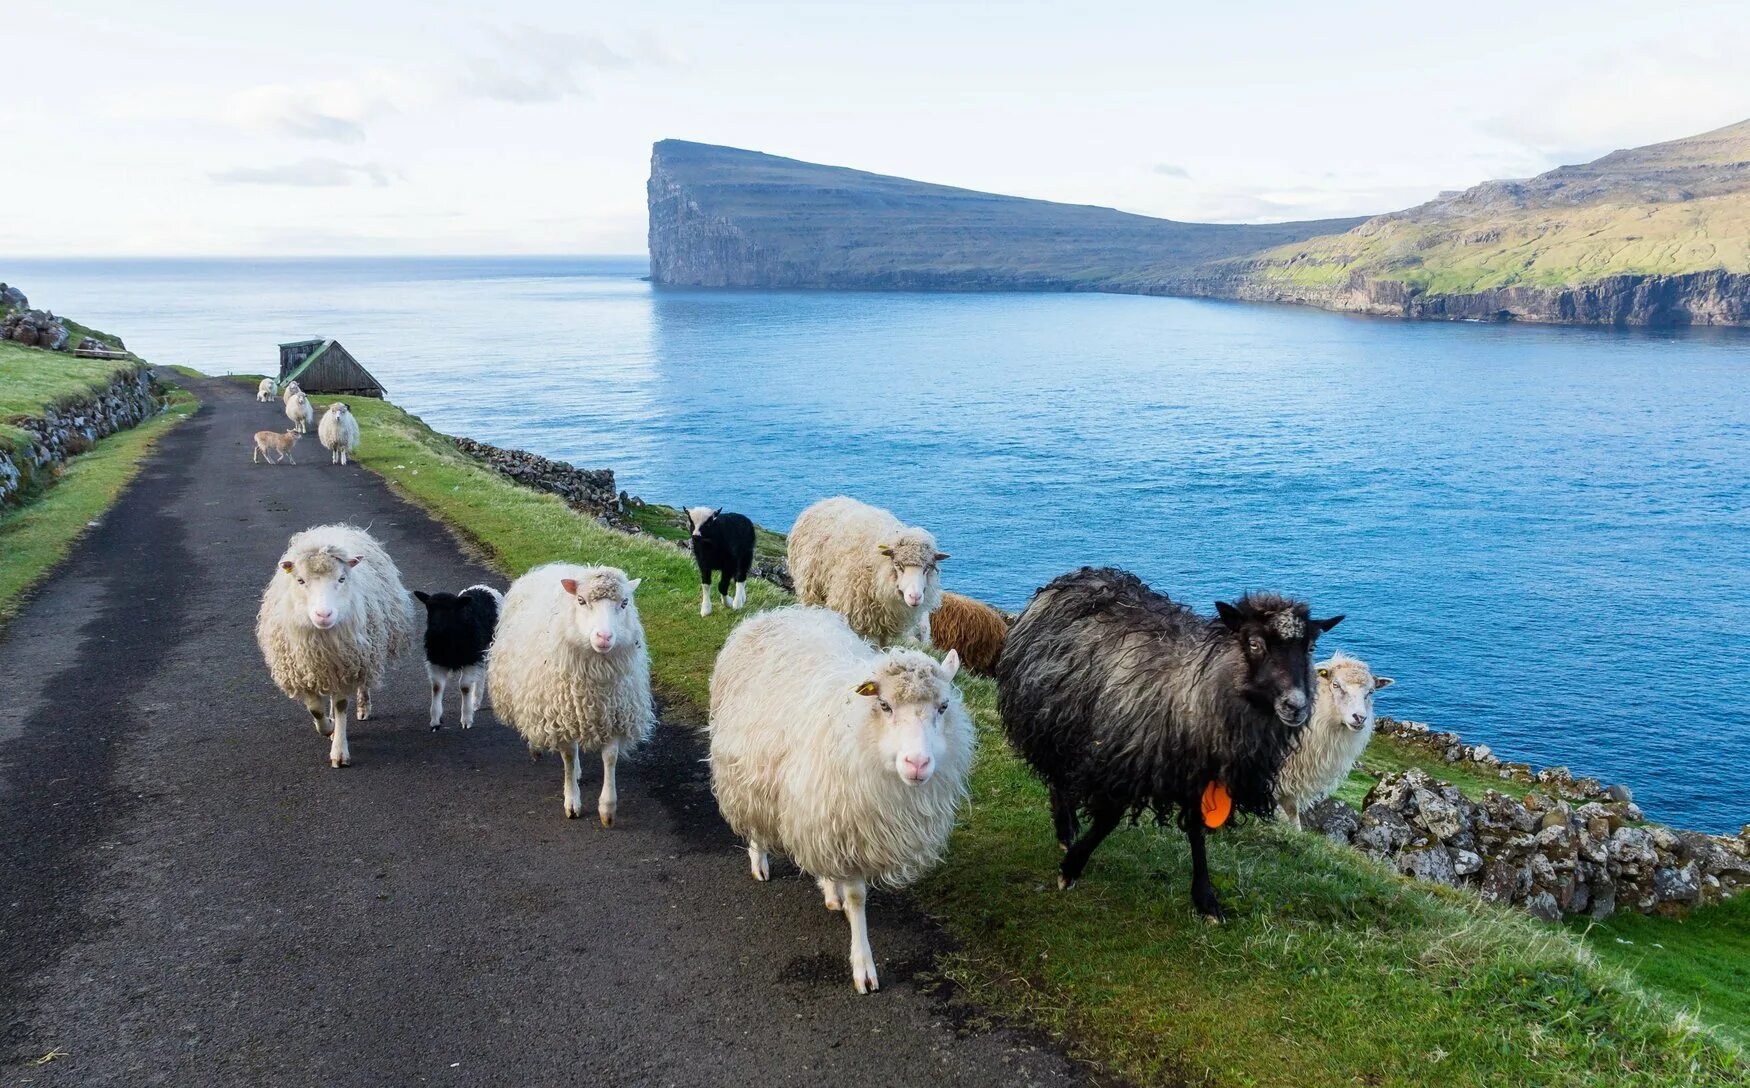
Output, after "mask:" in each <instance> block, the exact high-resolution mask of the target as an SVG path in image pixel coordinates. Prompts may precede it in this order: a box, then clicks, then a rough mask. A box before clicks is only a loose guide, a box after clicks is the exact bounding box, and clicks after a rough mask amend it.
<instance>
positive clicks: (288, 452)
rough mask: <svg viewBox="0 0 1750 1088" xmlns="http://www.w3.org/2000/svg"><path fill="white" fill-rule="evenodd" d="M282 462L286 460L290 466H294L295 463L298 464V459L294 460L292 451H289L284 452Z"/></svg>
mask: <svg viewBox="0 0 1750 1088" xmlns="http://www.w3.org/2000/svg"><path fill="white" fill-rule="evenodd" d="M283 460H286V461H290V462H291V463H292V464H294V465H295V464H297V463H298V459H297V458H296V457H293V456H292V451H291V450H287V451H286V455H285V457H284V458H283Z"/></svg>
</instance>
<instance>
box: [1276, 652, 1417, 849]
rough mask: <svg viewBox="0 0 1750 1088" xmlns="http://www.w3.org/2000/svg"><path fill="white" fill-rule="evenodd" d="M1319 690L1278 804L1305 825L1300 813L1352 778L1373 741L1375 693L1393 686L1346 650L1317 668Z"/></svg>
mask: <svg viewBox="0 0 1750 1088" xmlns="http://www.w3.org/2000/svg"><path fill="white" fill-rule="evenodd" d="M1314 671H1315V673H1316V675H1317V677H1318V679H1317V684H1318V691H1317V693H1316V694H1315V695H1314V697H1313V712H1312V720H1311V721H1309V722H1307V725H1306V728H1305V729H1303V730H1301V734H1300V746H1299V747H1298V748H1296V749H1295V750H1294V754H1292V755H1290V756H1289V757H1288V761H1287V762H1286V763H1284V764H1283V765H1282V774H1281V775H1280V776H1279V777H1278V779H1277V785H1276V803H1277V805H1278V806H1279V807H1280V808H1281V809H1282V814H1283V815H1284V816H1286V817H1287V818H1288V822H1289V823H1290V824H1291V825H1292V826H1294V827H1296V828H1299V827H1300V815H1301V813H1303V812H1305V811H1306V810H1307V809H1309V808H1311V807H1312V806H1313V805H1315V804H1317V803H1318V802H1320V801H1322V800H1324V799H1325V798H1327V797H1329V796H1330V795H1331V794H1332V792H1334V791H1335V790H1336V788H1337V787H1338V786H1341V785H1342V784H1343V781H1344V780H1345V779H1347V778H1348V777H1349V769H1350V768H1351V767H1354V766H1355V761H1356V760H1358V759H1360V758H1361V752H1362V750H1363V749H1365V748H1366V747H1367V742H1368V741H1369V740H1371V739H1373V723H1374V718H1373V693H1374V692H1376V691H1379V690H1381V689H1382V688H1389V687H1391V686H1392V682H1393V681H1392V678H1391V677H1389V676H1375V675H1373V670H1371V669H1369V668H1368V667H1367V662H1365V661H1361V660H1358V659H1356V658H1353V657H1350V656H1349V655H1348V654H1345V653H1343V652H1341V651H1339V652H1337V653H1335V654H1332V655H1331V659H1330V660H1329V661H1325V662H1321V663H1320V664H1319V665H1318V666H1317V668H1316V669H1315V670H1314Z"/></svg>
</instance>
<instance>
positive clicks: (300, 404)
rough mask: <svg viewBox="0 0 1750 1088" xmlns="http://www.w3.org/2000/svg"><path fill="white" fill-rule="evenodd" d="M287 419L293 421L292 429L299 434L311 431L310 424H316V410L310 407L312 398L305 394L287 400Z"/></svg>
mask: <svg viewBox="0 0 1750 1088" xmlns="http://www.w3.org/2000/svg"><path fill="white" fill-rule="evenodd" d="M286 418H287V419H289V420H291V421H292V428H293V429H294V430H296V431H297V432H298V433H299V434H303V433H305V432H306V431H308V430H309V428H310V424H312V423H314V422H316V409H314V408H312V407H310V398H309V397H306V396H305V395H304V394H303V393H299V394H298V395H297V396H295V397H287V398H286Z"/></svg>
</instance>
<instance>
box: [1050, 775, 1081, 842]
mask: <svg viewBox="0 0 1750 1088" xmlns="http://www.w3.org/2000/svg"><path fill="white" fill-rule="evenodd" d="M1051 823H1052V826H1053V827H1054V828H1056V829H1057V845H1058V847H1059V848H1060V849H1063V850H1068V849H1069V846H1070V843H1073V842H1075V841H1076V835H1077V834H1079V833H1080V832H1081V829H1082V822H1081V821H1080V820H1078V819H1077V818H1076V800H1075V798H1074V797H1071V796H1070V795H1069V792H1068V791H1067V790H1064V789H1063V788H1061V787H1059V786H1056V785H1053V786H1052V787H1051Z"/></svg>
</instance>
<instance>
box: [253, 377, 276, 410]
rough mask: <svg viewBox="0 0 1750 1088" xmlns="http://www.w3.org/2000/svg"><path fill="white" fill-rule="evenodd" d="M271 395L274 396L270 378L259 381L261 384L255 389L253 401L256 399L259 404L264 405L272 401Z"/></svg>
mask: <svg viewBox="0 0 1750 1088" xmlns="http://www.w3.org/2000/svg"><path fill="white" fill-rule="evenodd" d="M273 395H274V387H273V379H272V378H263V379H261V384H260V385H258V386H256V387H255V399H256V401H257V402H259V403H261V404H266V403H267V402H268V401H269V400H271V399H273Z"/></svg>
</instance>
